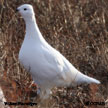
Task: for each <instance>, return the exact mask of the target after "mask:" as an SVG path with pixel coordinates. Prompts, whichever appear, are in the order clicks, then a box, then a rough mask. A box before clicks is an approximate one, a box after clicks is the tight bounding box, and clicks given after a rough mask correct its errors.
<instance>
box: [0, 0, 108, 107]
mask: <svg viewBox="0 0 108 108" xmlns="http://www.w3.org/2000/svg"><path fill="white" fill-rule="evenodd" d="M23 3H30V4H32V5H33V6H34V9H35V13H36V18H37V23H38V25H39V28H40V31H41V32H42V34H43V36H44V37H45V39H46V40H47V41H48V42H49V43H50V44H51V45H52V46H53V47H55V48H56V49H58V50H59V51H60V52H61V53H62V54H63V55H64V56H66V58H67V59H68V60H69V61H70V62H71V63H72V64H73V65H74V66H75V67H76V68H77V69H79V70H80V71H81V72H83V73H85V74H87V75H89V76H92V77H95V78H97V79H99V80H100V81H101V82H102V83H101V85H99V86H97V85H88V86H86V85H83V86H79V87H76V88H59V89H57V90H56V89H55V90H54V92H55V91H56V92H55V93H54V96H53V97H55V98H53V102H52V103H53V104H52V107H54V108H80V107H81V108H82V107H84V108H88V107H89V108H96V107H97V108H103V107H104V106H96V105H95V106H85V105H84V102H85V101H105V100H106V99H108V65H107V64H108V1H107V0H19V1H18V0H8V1H7V0H0V62H1V63H0V85H1V87H2V89H3V91H4V94H5V97H6V99H7V101H11V102H12V101H14V102H15V101H22V102H28V101H31V97H32V98H33V96H32V95H34V94H33V92H34V91H35V89H36V88H33V87H31V86H30V85H31V82H32V80H31V77H30V75H29V74H28V73H27V72H26V71H25V70H24V69H23V68H22V67H21V66H20V65H19V62H18V52H19V48H20V47H21V43H22V41H23V39H24V33H25V26H24V21H23V20H22V19H21V18H19V15H18V16H17V15H16V13H15V10H16V8H17V7H18V6H19V5H20V4H23ZM31 94H32V95H31ZM21 107H23V108H28V106H21ZM13 108H15V106H14V107H13ZM16 108H17V106H16ZM37 108H38V106H37Z"/></svg>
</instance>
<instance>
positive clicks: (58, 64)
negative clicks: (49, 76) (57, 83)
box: [43, 47, 78, 85]
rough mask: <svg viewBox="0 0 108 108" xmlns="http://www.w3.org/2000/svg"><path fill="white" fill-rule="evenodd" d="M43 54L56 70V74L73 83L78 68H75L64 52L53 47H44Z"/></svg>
mask: <svg viewBox="0 0 108 108" xmlns="http://www.w3.org/2000/svg"><path fill="white" fill-rule="evenodd" d="M43 54H44V58H45V59H46V61H47V62H48V63H49V64H50V66H51V68H52V69H53V70H55V72H56V75H58V76H59V77H60V78H61V79H62V80H64V82H66V84H67V83H71V82H72V80H73V79H74V78H75V75H76V73H77V71H78V70H77V69H75V68H74V66H73V65H71V63H70V62H69V61H68V60H67V59H66V58H65V57H64V56H63V55H62V54H60V53H59V52H58V51H57V50H56V49H54V48H52V47H49V48H45V47H44V48H43ZM66 84H65V85H66Z"/></svg>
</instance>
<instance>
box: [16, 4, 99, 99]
mask: <svg viewBox="0 0 108 108" xmlns="http://www.w3.org/2000/svg"><path fill="white" fill-rule="evenodd" d="M17 11H19V13H20V14H21V15H22V17H23V18H24V20H25V23H26V34H25V38H24V41H23V44H22V46H21V49H20V52H19V61H20V63H21V64H23V66H24V67H25V69H26V70H28V71H29V72H30V74H31V76H32V78H33V80H34V82H35V83H36V84H37V85H38V86H39V87H40V97H41V98H43V99H45V98H48V97H49V94H50V92H51V91H50V90H51V88H53V87H55V86H56V87H64V86H74V85H78V84H82V83H88V84H89V83H96V84H100V81H98V80H96V79H94V78H91V77H88V76H86V75H84V74H82V73H81V72H79V71H78V70H77V69H76V68H75V67H74V66H73V65H72V64H71V63H70V62H69V61H68V60H67V59H66V58H65V57H64V56H63V55H62V54H60V52H58V51H57V50H56V49H54V48H53V47H51V46H50V45H49V44H48V43H47V42H46V40H45V39H44V38H43V36H42V34H41V33H40V31H39V28H38V26H37V23H36V20H35V14H34V10H33V7H32V6H31V5H30V4H24V5H21V6H20V7H18V8H17Z"/></svg>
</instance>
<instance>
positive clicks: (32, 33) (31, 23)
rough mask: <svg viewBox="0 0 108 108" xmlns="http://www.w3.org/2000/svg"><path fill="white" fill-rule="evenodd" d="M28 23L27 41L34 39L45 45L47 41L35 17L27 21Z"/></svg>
mask: <svg viewBox="0 0 108 108" xmlns="http://www.w3.org/2000/svg"><path fill="white" fill-rule="evenodd" d="M25 23H26V36H25V38H27V39H33V40H36V41H37V42H41V43H45V42H46V41H45V39H44V38H43V36H42V34H41V33H40V30H39V28H38V26H37V23H36V20H35V16H33V17H32V18H30V19H25Z"/></svg>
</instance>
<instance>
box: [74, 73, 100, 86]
mask: <svg viewBox="0 0 108 108" xmlns="http://www.w3.org/2000/svg"><path fill="white" fill-rule="evenodd" d="M75 83H76V84H77V85H78V84H83V83H87V84H90V83H96V84H100V81H98V80H96V79H94V78H92V77H89V76H87V75H84V74H82V73H81V72H78V73H77V75H76V77H75Z"/></svg>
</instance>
